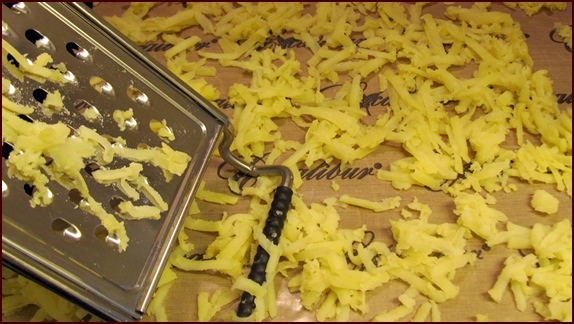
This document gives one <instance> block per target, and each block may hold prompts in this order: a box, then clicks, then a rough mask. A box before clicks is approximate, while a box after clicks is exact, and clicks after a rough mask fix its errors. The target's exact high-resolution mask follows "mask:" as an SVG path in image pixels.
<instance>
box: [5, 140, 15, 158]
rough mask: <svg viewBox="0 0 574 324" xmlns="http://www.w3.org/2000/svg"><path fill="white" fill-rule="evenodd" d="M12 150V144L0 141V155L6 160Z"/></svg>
mask: <svg viewBox="0 0 574 324" xmlns="http://www.w3.org/2000/svg"><path fill="white" fill-rule="evenodd" d="M12 151H14V146H12V145H10V144H8V143H6V142H4V143H2V157H3V158H4V159H6V160H8V158H9V157H10V153H12Z"/></svg>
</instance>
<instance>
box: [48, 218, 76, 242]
mask: <svg viewBox="0 0 574 324" xmlns="http://www.w3.org/2000/svg"><path fill="white" fill-rule="evenodd" d="M52 231H54V232H56V233H57V234H58V235H61V236H62V237H64V238H65V239H67V240H69V241H72V242H77V241H79V240H80V239H81V238H82V232H81V231H80V230H79V229H78V228H77V227H76V226H75V225H74V224H72V223H70V222H68V221H67V220H65V219H63V218H56V219H54V220H53V221H52Z"/></svg>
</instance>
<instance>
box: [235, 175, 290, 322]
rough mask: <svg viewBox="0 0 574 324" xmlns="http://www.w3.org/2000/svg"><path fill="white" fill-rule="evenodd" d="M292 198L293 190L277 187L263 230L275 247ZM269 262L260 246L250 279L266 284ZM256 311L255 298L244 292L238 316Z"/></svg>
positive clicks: (267, 256) (265, 252)
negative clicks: (266, 270)
mask: <svg viewBox="0 0 574 324" xmlns="http://www.w3.org/2000/svg"><path fill="white" fill-rule="evenodd" d="M292 197H293V190H291V188H289V187H287V186H279V187H277V189H276V191H275V195H274V196H273V201H272V202H271V209H270V210H269V214H268V216H267V220H266V221H265V227H264V228H263V234H265V237H267V238H268V239H269V240H270V241H271V242H273V244H275V245H277V244H279V238H280V236H281V231H282V230H283V225H284V224H285V218H286V217H287V212H288V211H289V205H290V204H291V198H292ZM268 261H269V253H267V251H265V249H264V248H262V247H261V245H260V246H258V247H257V252H256V254H255V259H254V260H253V265H252V266H251V272H250V273H249V277H248V278H249V279H251V280H253V281H255V282H257V283H258V284H260V285H261V284H263V283H264V282H265V269H266V268H267V262H268ZM254 309H255V297H254V296H253V295H251V294H250V293H248V292H246V291H244V292H243V294H242V295H241V301H240V303H239V307H238V309H237V316H239V317H248V316H250V315H251V314H252V313H253V310H254Z"/></svg>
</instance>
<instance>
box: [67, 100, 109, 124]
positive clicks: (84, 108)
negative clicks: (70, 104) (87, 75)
mask: <svg viewBox="0 0 574 324" xmlns="http://www.w3.org/2000/svg"><path fill="white" fill-rule="evenodd" d="M74 108H75V109H76V112H77V113H79V114H80V115H82V116H84V118H86V119H87V120H89V121H95V120H97V119H102V115H101V114H100V112H99V111H98V109H97V108H96V107H94V106H93V105H92V104H90V103H89V102H87V101H86V100H84V99H78V100H76V102H74Z"/></svg>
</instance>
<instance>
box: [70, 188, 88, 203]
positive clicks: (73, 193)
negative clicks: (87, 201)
mask: <svg viewBox="0 0 574 324" xmlns="http://www.w3.org/2000/svg"><path fill="white" fill-rule="evenodd" d="M68 199H69V200H70V201H71V202H73V203H74V204H75V205H80V204H81V203H82V200H84V197H82V193H81V192H80V190H78V189H75V188H74V189H71V190H70V191H69V192H68Z"/></svg>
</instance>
